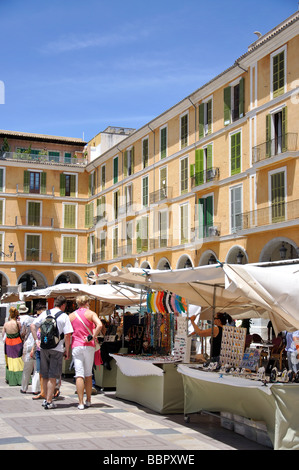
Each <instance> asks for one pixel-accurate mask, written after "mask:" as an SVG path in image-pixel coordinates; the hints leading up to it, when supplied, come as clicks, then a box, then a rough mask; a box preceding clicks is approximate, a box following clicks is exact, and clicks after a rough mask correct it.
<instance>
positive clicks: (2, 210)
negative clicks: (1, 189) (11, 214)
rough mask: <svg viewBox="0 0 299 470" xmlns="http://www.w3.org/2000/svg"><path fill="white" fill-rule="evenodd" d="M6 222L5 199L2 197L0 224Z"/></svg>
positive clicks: (0, 200)
mask: <svg viewBox="0 0 299 470" xmlns="http://www.w3.org/2000/svg"><path fill="white" fill-rule="evenodd" d="M3 224H4V199H0V225H3Z"/></svg>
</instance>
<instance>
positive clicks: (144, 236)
mask: <svg viewBox="0 0 299 470" xmlns="http://www.w3.org/2000/svg"><path fill="white" fill-rule="evenodd" d="M141 250H142V251H148V217H142V218H141Z"/></svg>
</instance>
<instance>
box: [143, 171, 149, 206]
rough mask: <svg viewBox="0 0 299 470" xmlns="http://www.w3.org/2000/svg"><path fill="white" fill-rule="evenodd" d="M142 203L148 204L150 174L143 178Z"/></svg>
mask: <svg viewBox="0 0 299 470" xmlns="http://www.w3.org/2000/svg"><path fill="white" fill-rule="evenodd" d="M142 205H143V207H147V206H148V176H144V177H143V178H142Z"/></svg>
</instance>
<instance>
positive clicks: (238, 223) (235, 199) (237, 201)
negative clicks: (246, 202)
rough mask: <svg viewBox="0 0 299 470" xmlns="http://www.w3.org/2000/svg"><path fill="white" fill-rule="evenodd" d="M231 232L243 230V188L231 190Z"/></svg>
mask: <svg viewBox="0 0 299 470" xmlns="http://www.w3.org/2000/svg"><path fill="white" fill-rule="evenodd" d="M230 211H231V232H232V233H234V232H236V231H237V230H242V186H235V187H233V188H231V189H230Z"/></svg>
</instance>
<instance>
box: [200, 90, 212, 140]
mask: <svg viewBox="0 0 299 470" xmlns="http://www.w3.org/2000/svg"><path fill="white" fill-rule="evenodd" d="M212 103H213V101H212V99H209V100H207V101H205V102H203V103H201V104H200V105H199V107H198V119H199V120H198V129H199V138H200V139H202V138H203V137H205V136H206V135H209V134H211V133H212Z"/></svg>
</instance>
